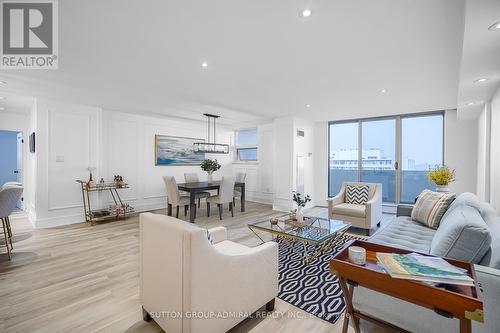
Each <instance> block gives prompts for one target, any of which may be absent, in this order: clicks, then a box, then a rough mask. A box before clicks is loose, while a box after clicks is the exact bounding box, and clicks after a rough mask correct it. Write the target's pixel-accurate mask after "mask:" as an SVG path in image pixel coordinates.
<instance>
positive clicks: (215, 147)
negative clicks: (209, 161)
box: [193, 113, 229, 154]
mask: <svg viewBox="0 0 500 333" xmlns="http://www.w3.org/2000/svg"><path fill="white" fill-rule="evenodd" d="M203 115H204V116H205V117H207V123H208V131H207V142H195V143H193V151H194V152H195V153H208V154H229V145H228V144H224V143H215V134H216V133H217V132H216V128H215V120H216V119H217V118H219V116H216V115H213V114H209V113H204V114H203ZM212 123H213V126H211V124H212ZM211 140H213V142H212V141H211Z"/></svg>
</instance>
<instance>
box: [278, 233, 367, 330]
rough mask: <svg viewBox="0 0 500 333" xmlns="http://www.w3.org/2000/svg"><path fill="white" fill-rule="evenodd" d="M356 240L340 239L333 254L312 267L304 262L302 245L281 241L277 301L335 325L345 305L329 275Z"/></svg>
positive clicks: (336, 280)
mask: <svg viewBox="0 0 500 333" xmlns="http://www.w3.org/2000/svg"><path fill="white" fill-rule="evenodd" d="M357 238H358V237H356V236H353V235H348V234H345V235H343V236H341V237H339V238H338V240H337V242H336V243H335V245H334V246H333V247H332V250H331V252H328V253H323V254H321V255H320V256H319V257H318V258H317V259H316V260H315V261H313V262H312V263H310V264H309V265H305V264H304V263H303V261H302V253H303V250H304V249H303V245H302V243H300V242H295V243H290V242H289V241H288V240H284V239H281V238H279V239H278V244H279V291H278V297H279V298H280V299H282V300H284V301H286V302H288V303H290V304H292V305H294V306H296V307H298V308H301V309H302V310H304V311H306V312H308V313H310V314H313V315H315V316H317V317H319V318H321V319H324V320H327V321H329V322H331V323H335V322H336V321H337V320H338V319H339V317H340V316H341V315H342V313H343V312H344V309H345V303H344V296H343V293H342V289H341V288H340V285H339V283H338V279H337V277H336V276H334V275H332V274H331V273H330V270H329V261H330V259H331V258H332V257H333V256H334V255H335V254H336V253H337V252H338V251H339V250H340V249H342V246H343V245H344V244H345V243H347V242H348V241H350V240H352V239H357ZM359 238H360V239H363V238H362V237H359ZM291 244H293V246H292V245H291ZM311 250H312V246H311V247H309V251H311Z"/></svg>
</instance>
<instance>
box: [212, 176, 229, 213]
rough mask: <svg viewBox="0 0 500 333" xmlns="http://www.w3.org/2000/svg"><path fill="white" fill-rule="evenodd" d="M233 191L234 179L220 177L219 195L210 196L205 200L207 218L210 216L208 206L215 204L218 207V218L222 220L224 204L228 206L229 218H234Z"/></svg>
mask: <svg viewBox="0 0 500 333" xmlns="http://www.w3.org/2000/svg"><path fill="white" fill-rule="evenodd" d="M233 191H234V177H222V180H221V182H220V190H219V195H214V196H211V197H210V198H207V216H210V204H211V203H214V204H217V206H218V207H219V218H220V219H221V220H222V212H223V210H224V209H223V205H224V204H225V203H227V204H229V210H230V211H231V216H233V217H234V207H233Z"/></svg>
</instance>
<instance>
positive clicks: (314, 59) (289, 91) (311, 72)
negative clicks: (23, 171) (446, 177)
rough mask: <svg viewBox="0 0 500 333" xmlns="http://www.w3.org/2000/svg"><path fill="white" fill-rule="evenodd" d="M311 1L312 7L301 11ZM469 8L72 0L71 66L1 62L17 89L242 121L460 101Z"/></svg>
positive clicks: (66, 41) (62, 24)
mask: <svg viewBox="0 0 500 333" xmlns="http://www.w3.org/2000/svg"><path fill="white" fill-rule="evenodd" d="M306 7H307V8H311V9H312V15H311V17H309V18H307V19H305V18H301V17H299V12H300V11H301V10H302V9H304V8H306ZM464 8H465V1H464V0H418V1H416V0H377V1H373V0H358V1H352V0H305V1H304V0H287V1H285V0H281V1H278V0H254V1H244V0H213V1H202V0H197V1H195V0H182V1H180V0H179V1H165V0H161V1H160V0H157V1H153V0H150V1H130V0H107V1H102V0H101V1H99V0H85V1H81V0H79V1H77V0H64V1H59V48H60V49H59V54H60V56H59V69H58V70H52V71H50V70H48V71H47V70H29V71H2V72H1V73H0V80H4V81H7V82H8V84H7V85H6V87H5V88H4V89H6V90H8V91H10V92H13V93H18V94H22V95H30V96H39V97H49V98H55V99H59V100H63V101H70V102H76V103H83V104H88V105H96V106H101V107H103V108H105V109H112V110H120V111H126V112H137V113H156V114H165V115H175V116H180V117H187V118H194V119H202V116H201V114H202V113H204V112H206V111H207V110H212V111H211V112H214V113H218V114H221V115H222V116H223V118H222V119H221V123H226V124H230V125H234V126H240V127H245V126H249V125H251V124H254V123H261V122H264V121H266V120H269V119H271V118H274V117H280V116H287V115H298V116H304V117H307V118H308V119H311V120H333V119H341V118H352V117H359V116H375V115H381V114H395V113H410V112H420V111H430V110H440V109H447V108H454V107H456V105H457V97H458V96H457V94H458V83H459V73H460V60H461V54H462V40H463V31H464ZM202 61H207V62H208V68H206V69H202V68H201V66H200V64H201V62H202ZM381 89H387V93H385V94H380V93H379V91H380V90H381ZM306 104H310V105H311V107H310V108H309V109H308V108H306V107H305V105H306Z"/></svg>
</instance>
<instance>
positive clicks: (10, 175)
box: [0, 130, 23, 209]
mask: <svg viewBox="0 0 500 333" xmlns="http://www.w3.org/2000/svg"><path fill="white" fill-rule="evenodd" d="M0 156H1V158H0V186H2V185H3V184H5V183H7V182H18V183H22V182H23V177H22V166H23V135H22V133H21V132H16V131H2V130H0ZM22 205H23V202H22V198H21V200H20V201H19V202H18V204H17V207H18V208H19V209H23V206H22Z"/></svg>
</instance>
